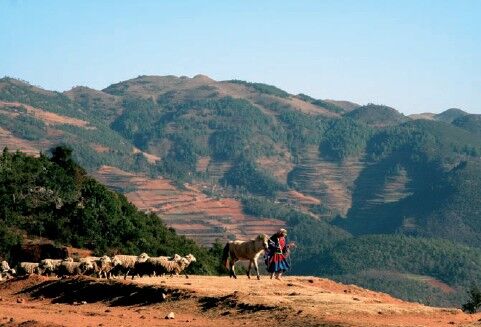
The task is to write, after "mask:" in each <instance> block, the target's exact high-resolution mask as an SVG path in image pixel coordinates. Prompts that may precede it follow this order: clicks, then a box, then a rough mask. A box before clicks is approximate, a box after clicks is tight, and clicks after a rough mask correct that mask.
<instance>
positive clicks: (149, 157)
mask: <svg viewBox="0 0 481 327" xmlns="http://www.w3.org/2000/svg"><path fill="white" fill-rule="evenodd" d="M133 153H134V154H135V153H142V155H143V156H144V158H145V159H147V161H148V162H149V163H151V164H155V163H156V162H157V161H159V160H160V157H157V156H155V155H153V154H150V153H147V152H144V151H141V150H139V149H137V148H134V149H133Z"/></svg>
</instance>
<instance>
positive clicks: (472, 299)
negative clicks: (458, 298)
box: [462, 285, 481, 314]
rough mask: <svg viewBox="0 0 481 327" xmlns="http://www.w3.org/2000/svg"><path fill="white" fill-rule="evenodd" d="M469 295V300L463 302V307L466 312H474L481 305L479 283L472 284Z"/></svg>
mask: <svg viewBox="0 0 481 327" xmlns="http://www.w3.org/2000/svg"><path fill="white" fill-rule="evenodd" d="M468 295H469V300H468V302H466V303H464V304H463V306H462V309H463V311H464V312H467V313H471V314H473V313H475V312H476V311H478V309H479V307H481V290H479V287H478V286H477V285H472V286H471V289H470V290H469V291H468Z"/></svg>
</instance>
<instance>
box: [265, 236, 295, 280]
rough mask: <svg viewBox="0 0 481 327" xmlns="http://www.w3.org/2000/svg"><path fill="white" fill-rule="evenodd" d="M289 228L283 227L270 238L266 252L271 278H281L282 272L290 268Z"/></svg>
mask: <svg viewBox="0 0 481 327" xmlns="http://www.w3.org/2000/svg"><path fill="white" fill-rule="evenodd" d="M286 237H287V230H285V229H284V228H281V229H280V230H279V231H278V232H277V233H275V234H274V235H272V236H271V237H270V239H269V249H268V250H267V252H266V265H267V271H268V272H269V273H270V274H271V279H272V278H273V277H274V276H275V277H276V279H281V277H282V274H283V273H284V272H285V271H286V270H288V269H289V263H288V262H287V255H288V251H289V246H288V245H287V240H286Z"/></svg>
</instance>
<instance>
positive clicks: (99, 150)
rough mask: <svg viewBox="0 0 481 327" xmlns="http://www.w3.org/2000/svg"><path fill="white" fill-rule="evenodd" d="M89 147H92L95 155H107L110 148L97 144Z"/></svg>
mask: <svg viewBox="0 0 481 327" xmlns="http://www.w3.org/2000/svg"><path fill="white" fill-rule="evenodd" d="M90 146H91V147H92V149H94V150H95V152H97V153H107V152H109V151H110V148H109V147H107V146H105V145H102V144H98V143H92V144H90Z"/></svg>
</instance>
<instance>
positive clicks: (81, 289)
mask: <svg viewBox="0 0 481 327" xmlns="http://www.w3.org/2000/svg"><path fill="white" fill-rule="evenodd" d="M162 293H163V294H165V296H161V295H162ZM164 298H165V300H164ZM84 300H85V301H86V302H87V303H85V304H81V302H82V301H84ZM171 311H172V312H174V313H175V319H173V320H166V319H165V316H166V315H167V314H168V313H169V312H171ZM480 318H481V314H479V313H478V314H474V315H468V314H465V313H463V312H461V310H459V309H454V308H433V307H427V306H424V305H421V304H417V303H409V302H404V301H401V300H399V299H396V298H393V297H391V296H389V295H387V294H384V293H377V292H373V291H369V290H366V289H363V288H360V287H357V286H354V285H343V284H339V283H335V282H333V281H331V280H328V279H321V278H316V277H295V276H292V277H286V278H285V279H284V280H283V281H277V280H270V279H268V278H267V277H266V276H263V277H262V278H261V280H260V281H258V280H255V279H251V280H249V279H247V278H246V277H245V276H239V278H238V279H237V280H233V279H229V278H228V277H215V276H190V278H189V279H185V278H183V277H174V278H170V277H167V278H165V277H155V278H142V279H135V280H134V281H133V282H132V281H130V280H129V281H123V280H113V281H105V280H103V281H99V280H95V279H93V278H72V279H65V280H57V279H55V278H50V279H49V278H47V277H40V276H31V277H30V278H27V279H20V280H11V281H8V282H4V283H0V326H141V325H143V326H222V325H224V326H265V325H272V324H278V323H279V322H282V324H284V325H286V326H325V327H333V326H362V327H367V326H393V327H407V326H426V327H439V326H481V323H480V322H478V320H479V319H480Z"/></svg>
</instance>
